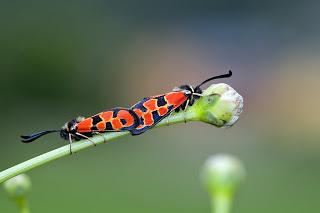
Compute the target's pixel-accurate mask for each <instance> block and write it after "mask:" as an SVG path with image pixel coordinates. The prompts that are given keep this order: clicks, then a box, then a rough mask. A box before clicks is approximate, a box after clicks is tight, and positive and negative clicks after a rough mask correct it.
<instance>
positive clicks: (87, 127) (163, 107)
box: [21, 71, 232, 153]
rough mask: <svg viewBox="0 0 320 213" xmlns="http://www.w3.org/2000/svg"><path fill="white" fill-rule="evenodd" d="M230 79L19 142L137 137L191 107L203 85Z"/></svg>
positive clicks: (155, 98) (78, 120)
mask: <svg viewBox="0 0 320 213" xmlns="http://www.w3.org/2000/svg"><path fill="white" fill-rule="evenodd" d="M230 76H232V72H231V71H229V73H228V74H224V75H218V76H214V77H212V78H209V79H207V80H205V81H203V82H202V83H201V84H199V85H198V86H196V87H192V86H191V85H182V86H180V87H176V88H174V89H173V91H172V92H169V93H165V94H162V95H157V96H149V97H146V98H144V99H142V100H141V101H139V102H137V103H136V104H135V105H133V106H132V107H131V109H127V108H120V107H117V108H113V109H110V110H107V111H103V112H100V113H98V114H96V115H93V116H91V117H88V118H84V117H81V116H80V117H77V118H75V119H73V120H71V121H69V122H67V123H65V125H64V126H63V127H62V128H61V129H59V130H45V131H40V132H36V133H33V134H30V135H22V136H21V140H22V142H24V143H30V142H32V141H34V140H36V139H38V138H40V137H41V136H43V135H46V134H49V133H53V132H59V133H60V136H61V137H62V138H63V139H65V140H68V141H69V144H71V143H72V141H73V140H80V139H89V140H90V137H92V136H93V135H94V134H95V133H103V132H115V131H116V132H121V131H130V132H131V134H132V135H139V134H141V133H143V132H145V131H147V130H148V129H150V128H152V127H153V126H154V125H156V124H157V123H159V122H160V121H161V120H162V119H164V118H166V117H168V116H169V115H170V114H171V113H172V112H174V111H179V110H185V109H186V108H187V107H188V106H192V105H193V103H194V102H195V101H196V100H197V99H199V98H200V97H201V96H202V90H201V88H200V87H201V86H202V85H203V84H205V83H207V82H209V81H211V80H214V79H219V78H228V77H230ZM90 141H91V140H90ZM70 153H71V146H70Z"/></svg>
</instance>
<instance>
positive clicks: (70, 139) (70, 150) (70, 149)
mask: <svg viewBox="0 0 320 213" xmlns="http://www.w3.org/2000/svg"><path fill="white" fill-rule="evenodd" d="M71 144H72V137H71V134H70V133H69V152H70V155H72V147H71Z"/></svg>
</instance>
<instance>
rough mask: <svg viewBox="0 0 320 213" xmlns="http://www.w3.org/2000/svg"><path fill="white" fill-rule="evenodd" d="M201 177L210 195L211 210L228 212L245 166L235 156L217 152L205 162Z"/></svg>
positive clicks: (217, 212)
mask: <svg viewBox="0 0 320 213" xmlns="http://www.w3.org/2000/svg"><path fill="white" fill-rule="evenodd" d="M201 179H202V182H203V184H204V185H205V187H206V189H207V190H208V192H209V195H210V197H211V205H212V212H214V213H229V212H230V209H231V204H232V199H233V195H234V193H235V191H236V189H237V188H238V186H239V185H240V183H241V182H243V181H244V179H245V168H244V166H243V164H242V163H241V162H240V161H239V160H238V159H236V158H235V157H233V156H230V155H225V154H219V155H215V156H212V157H210V158H209V159H208V160H207V161H206V162H205V164H204V166H203V168H202V172H201Z"/></svg>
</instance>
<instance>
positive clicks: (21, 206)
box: [17, 197, 30, 213]
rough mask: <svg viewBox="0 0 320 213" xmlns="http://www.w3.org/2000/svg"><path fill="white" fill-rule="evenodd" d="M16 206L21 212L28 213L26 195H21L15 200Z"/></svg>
mask: <svg viewBox="0 0 320 213" xmlns="http://www.w3.org/2000/svg"><path fill="white" fill-rule="evenodd" d="M17 204H18V207H19V209H20V212H21V213H30V209H29V205H28V201H27V198H26V197H22V198H20V199H18V200H17Z"/></svg>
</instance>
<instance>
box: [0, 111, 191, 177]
mask: <svg viewBox="0 0 320 213" xmlns="http://www.w3.org/2000/svg"><path fill="white" fill-rule="evenodd" d="M191 120H197V116H196V113H195V112H194V111H193V110H191V108H190V110H187V111H182V112H179V113H174V114H172V115H171V116H170V117H168V118H166V119H164V120H162V121H161V122H160V123H159V124H158V125H157V126H156V127H160V126H166V125H171V124H176V123H181V122H185V121H191ZM129 134H130V133H129V132H109V133H104V134H101V135H97V136H94V137H92V138H90V140H91V141H89V140H86V139H85V140H81V141H79V142H74V143H72V152H73V153H76V152H79V151H81V150H83V149H86V148H89V147H91V146H93V143H92V141H93V142H94V143H95V144H102V143H105V142H109V141H111V140H115V139H117V138H119V137H123V136H125V135H129ZM69 148H70V147H69V145H65V146H63V147H60V148H57V149H55V150H52V151H49V152H47V153H44V154H42V155H39V156H37V157H35V158H32V159H30V160H27V161H24V162H22V163H20V164H17V165H15V166H13V167H11V168H8V169H6V170H4V171H2V172H0V183H2V182H4V181H6V180H8V179H10V178H12V177H14V176H16V175H18V174H21V173H25V172H27V171H29V170H31V169H33V168H35V167H38V166H41V165H43V164H45V163H48V162H50V161H53V160H56V159H59V158H62V157H65V156H69V155H70V151H69Z"/></svg>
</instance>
